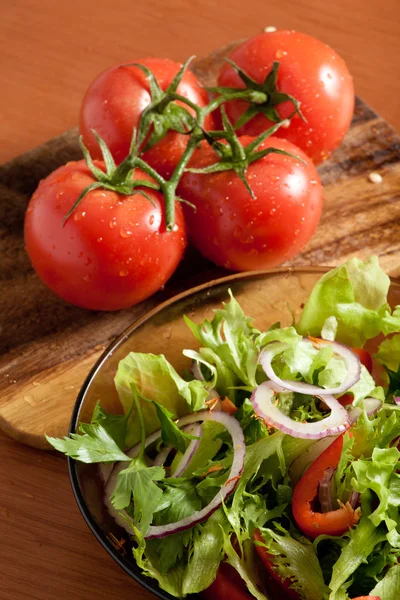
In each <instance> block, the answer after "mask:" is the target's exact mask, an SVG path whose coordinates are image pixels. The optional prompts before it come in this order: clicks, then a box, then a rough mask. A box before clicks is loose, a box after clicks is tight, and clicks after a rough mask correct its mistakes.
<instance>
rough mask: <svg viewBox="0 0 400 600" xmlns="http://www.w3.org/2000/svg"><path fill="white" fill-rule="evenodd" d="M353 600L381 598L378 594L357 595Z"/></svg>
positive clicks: (375, 599)
mask: <svg viewBox="0 0 400 600" xmlns="http://www.w3.org/2000/svg"><path fill="white" fill-rule="evenodd" d="M353 600H381V599H380V597H379V596H357V598H353Z"/></svg>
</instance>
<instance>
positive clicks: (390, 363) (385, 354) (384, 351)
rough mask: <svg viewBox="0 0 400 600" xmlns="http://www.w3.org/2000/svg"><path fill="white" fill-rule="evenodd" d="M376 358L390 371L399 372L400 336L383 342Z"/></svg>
mask: <svg viewBox="0 0 400 600" xmlns="http://www.w3.org/2000/svg"><path fill="white" fill-rule="evenodd" d="M375 356H376V358H377V359H378V361H379V362H380V363H381V364H382V365H383V366H384V367H387V368H388V369H390V371H394V372H396V371H398V369H399V366H400V334H399V335H394V336H393V337H391V338H389V339H387V340H383V342H382V343H381V344H380V346H379V348H378V352H377V353H376V355H375Z"/></svg>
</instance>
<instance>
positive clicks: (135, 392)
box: [131, 383, 146, 458]
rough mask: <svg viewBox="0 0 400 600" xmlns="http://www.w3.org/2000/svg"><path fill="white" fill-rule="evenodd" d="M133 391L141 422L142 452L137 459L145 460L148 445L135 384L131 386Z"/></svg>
mask: <svg viewBox="0 0 400 600" xmlns="http://www.w3.org/2000/svg"><path fill="white" fill-rule="evenodd" d="M131 390H132V394H133V400H134V402H135V405H136V410H137V413H138V417H139V421H140V452H139V454H138V456H137V458H143V456H144V451H145V443H146V429H145V426H144V418H143V410H142V407H141V404H140V402H139V395H138V392H137V390H136V388H135V385H134V384H133V383H132V384H131Z"/></svg>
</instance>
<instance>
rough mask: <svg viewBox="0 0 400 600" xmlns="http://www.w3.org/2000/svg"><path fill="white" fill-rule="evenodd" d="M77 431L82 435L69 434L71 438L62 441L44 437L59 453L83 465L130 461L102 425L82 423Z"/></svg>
mask: <svg viewBox="0 0 400 600" xmlns="http://www.w3.org/2000/svg"><path fill="white" fill-rule="evenodd" d="M79 430H80V431H81V432H82V435H80V434H78V433H71V437H64V438H63V439H60V438H54V437H49V436H47V435H46V439H47V441H48V442H49V444H51V445H52V446H53V447H54V448H55V449H56V450H58V451H59V452H63V453H64V454H66V455H67V456H71V457H72V458H74V459H75V460H79V461H81V462H85V463H98V462H115V461H121V460H122V461H130V460H131V459H130V458H129V456H126V454H124V453H123V452H122V450H121V448H119V446H118V445H117V444H116V442H115V441H114V439H113V438H112V437H111V435H110V434H109V433H108V432H107V430H106V429H105V428H104V427H103V426H102V425H99V424H98V423H93V424H91V425H89V424H84V423H82V424H81V425H80V426H79Z"/></svg>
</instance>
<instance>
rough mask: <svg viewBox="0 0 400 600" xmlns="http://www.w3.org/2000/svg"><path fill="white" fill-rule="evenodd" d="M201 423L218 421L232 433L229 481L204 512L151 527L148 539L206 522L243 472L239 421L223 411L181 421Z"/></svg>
mask: <svg viewBox="0 0 400 600" xmlns="http://www.w3.org/2000/svg"><path fill="white" fill-rule="evenodd" d="M199 421H216V422H217V423H221V425H223V426H224V427H225V428H226V429H227V430H228V432H229V433H230V435H231V437H232V441H233V462H232V467H231V470H230V473H229V475H228V479H227V481H226V482H225V483H224V485H223V486H222V488H221V489H220V491H219V492H218V494H217V495H216V496H215V497H214V498H213V499H212V500H211V502H210V503H209V504H207V506H205V507H204V508H203V509H202V510H199V511H195V512H194V513H193V514H192V515H190V516H189V517H185V518H184V519H181V520H180V521H176V522H175V523H169V524H168V525H159V526H151V527H150V528H149V530H148V532H147V534H146V535H145V538H146V539H154V538H163V537H165V536H167V535H170V534H172V533H178V532H179V531H184V530H185V529H190V528H191V527H193V526H194V525H196V524H197V523H200V522H202V521H205V520H206V519H207V518H208V517H209V516H210V515H211V514H212V513H213V512H214V511H215V510H217V508H219V507H220V506H221V504H222V502H223V501H224V500H226V498H227V497H228V496H229V495H230V494H231V493H232V492H233V491H234V489H235V487H236V484H237V482H238V479H239V478H240V475H241V473H242V470H243V465H244V458H245V455H246V446H245V442H244V436H243V431H242V428H241V427H240V425H239V423H238V422H237V420H236V419H235V418H234V417H232V416H231V415H228V414H226V413H224V412H222V411H214V412H209V411H201V412H198V413H194V414H192V415H188V416H186V417H183V418H182V419H180V420H179V423H178V424H179V425H187V424H189V423H190V422H191V423H196V422H199Z"/></svg>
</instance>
